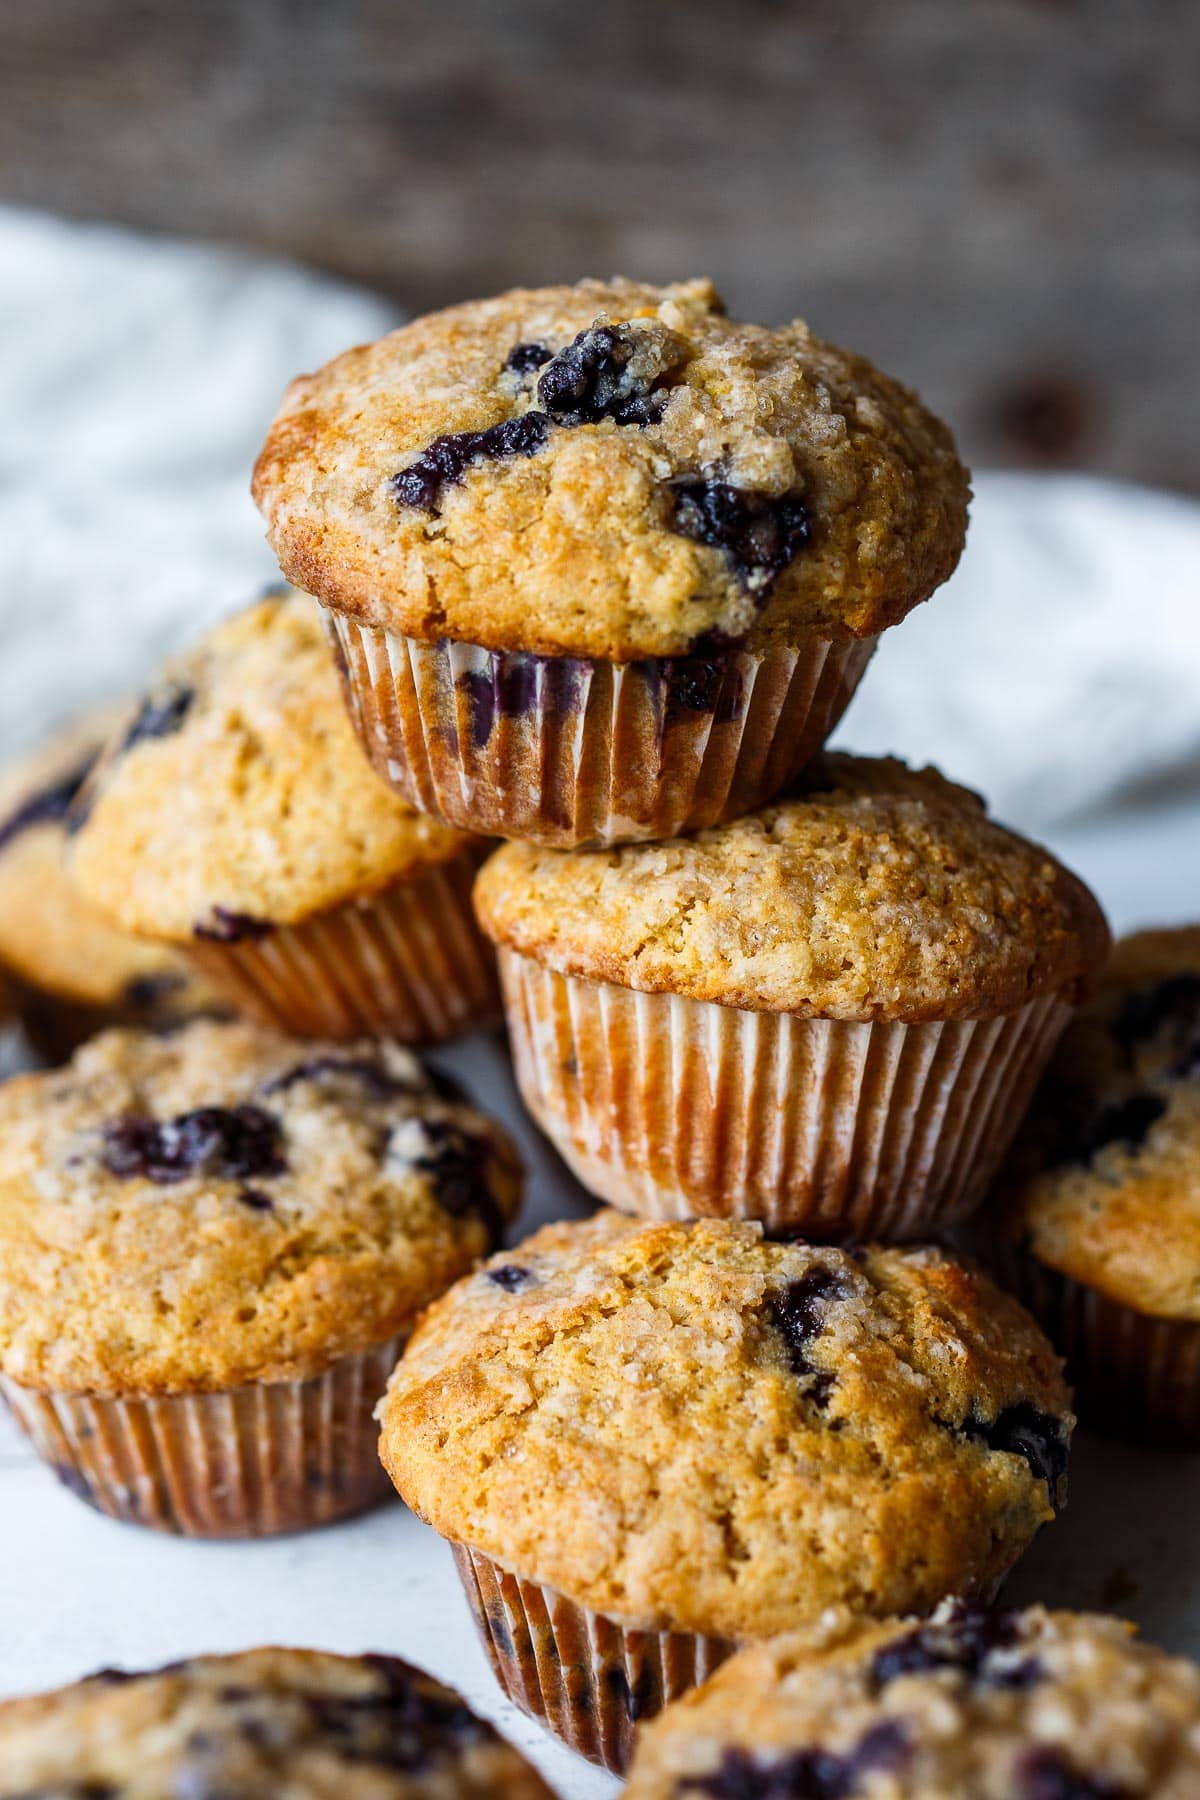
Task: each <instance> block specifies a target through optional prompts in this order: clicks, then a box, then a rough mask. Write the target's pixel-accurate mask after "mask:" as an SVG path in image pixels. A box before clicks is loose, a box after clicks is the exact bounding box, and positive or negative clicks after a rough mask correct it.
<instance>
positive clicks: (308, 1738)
mask: <svg viewBox="0 0 1200 1800" xmlns="http://www.w3.org/2000/svg"><path fill="white" fill-rule="evenodd" d="M35 1794H36V1795H40V1796H43V1797H44V1800H182V1797H183V1796H184V1795H185V1794H186V1795H195V1796H197V1800H198V1797H199V1796H200V1795H202V1794H204V1795H213V1796H215V1795H218V1794H219V1795H220V1796H221V1800H553V1796H552V1795H551V1793H550V1790H549V1789H548V1788H547V1787H546V1786H545V1784H544V1783H543V1782H542V1781H541V1779H540V1778H539V1777H538V1775H537V1774H536V1773H535V1772H534V1771H533V1769H531V1768H530V1767H529V1765H528V1763H526V1762H525V1760H524V1758H523V1757H521V1756H520V1755H518V1753H517V1751H515V1750H514V1749H513V1748H512V1747H511V1745H509V1744H506V1743H505V1742H504V1740H503V1739H502V1738H500V1737H498V1736H497V1734H496V1733H495V1732H494V1731H493V1730H492V1728H491V1726H490V1725H488V1724H486V1723H485V1721H484V1720H482V1719H477V1718H476V1717H475V1716H474V1714H473V1713H472V1712H470V1711H469V1709H468V1708H467V1706H466V1705H465V1703H464V1702H463V1701H462V1700H460V1699H459V1697H458V1695H457V1694H456V1693H454V1692H453V1691H452V1689H450V1688H446V1687H443V1686H442V1685H441V1683H440V1682H437V1681H434V1680H433V1678H432V1677H431V1676H429V1675H426V1674H424V1673H423V1672H422V1671H421V1670H420V1669H414V1668H412V1667H411V1666H410V1665H409V1664H408V1663H403V1662H400V1661H399V1659H398V1658H396V1657H394V1656H361V1657H358V1656H330V1655H327V1654H325V1653H324V1652H322V1651H316V1650H276V1649H269V1650H247V1651H244V1652H243V1653H242V1654H241V1655H239V1656H199V1657H193V1658H191V1659H189V1660H188V1661H186V1662H179V1663H172V1664H171V1665H169V1666H168V1667H167V1668H165V1669H157V1670H154V1671H151V1672H148V1673H146V1674H125V1673H123V1672H122V1671H120V1670H117V1669H106V1670H104V1671H103V1672H102V1673H100V1674H99V1675H94V1676H92V1677H91V1678H90V1679H89V1680H86V1681H79V1682H76V1683H75V1684H74V1685H73V1686H72V1687H65V1688H59V1689H58V1690H57V1692H55V1693H49V1694H37V1695H34V1696H32V1697H31V1698H29V1699H26V1700H10V1701H8V1702H6V1703H4V1704H2V1705H0V1800H2V1797H4V1796H11V1797H12V1800H17V1797H18V1796H19V1797H20V1800H33V1797H34V1796H35Z"/></svg>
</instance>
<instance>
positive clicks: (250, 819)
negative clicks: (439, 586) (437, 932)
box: [70, 594, 480, 944]
mask: <svg viewBox="0 0 1200 1800" xmlns="http://www.w3.org/2000/svg"><path fill="white" fill-rule="evenodd" d="M73 823H74V827H75V829H74V836H73V840H72V847H71V856H70V868H71V874H72V876H73V878H74V880H75V881H76V883H77V884H78V886H79V888H80V891H81V892H82V894H83V895H84V896H85V897H86V899H87V900H88V902H89V903H90V904H91V905H93V906H95V907H96V908H97V909H99V910H100V911H101V912H103V913H106V914H107V915H108V916H109V917H111V918H112V919H114V920H115V921H116V922H117V923H118V924H119V925H120V926H122V927H123V928H124V929H125V930H127V931H132V932H139V933H142V934H144V935H145V936H146V937H150V938H157V939H162V940H164V941H167V942H172V943H179V944H187V943H189V942H191V941H192V940H194V939H195V938H201V939H205V938H209V939H215V940H217V941H219V942H235V941H237V940H238V939H239V938H244V937H254V936H256V935H262V934H263V933H265V932H266V931H268V930H270V929H271V927H272V926H286V925H296V924H299V923H301V922H303V921H304V920H307V919H309V918H314V917H316V916H318V915H320V914H321V913H323V912H327V911H329V910H331V909H332V908H334V907H338V906H341V905H344V904H346V903H349V902H352V901H357V900H367V899H369V898H370V897H371V896H373V895H375V894H377V893H379V892H381V891H382V890H383V889H385V888H387V887H389V886H390V885H392V884H393V883H396V882H402V881H405V880H410V879H413V878H414V877H416V876H417V875H419V874H420V873H421V871H422V870H423V869H427V868H431V867H433V866H435V865H437V864H441V863H446V862H449V861H450V860H451V859H452V858H454V857H456V856H458V855H460V854H461V853H462V852H463V851H464V850H470V851H473V852H474V851H476V850H478V848H479V847H480V840H479V839H477V838H473V837H470V836H468V835H467V834H466V833H463V832H460V831H455V830H454V829H453V828H452V827H450V826H448V825H443V824H442V823H441V822H440V821H439V820H436V819H433V818H431V817H429V816H428V815H427V814H425V813H419V812H416V811H414V810H413V808H412V807H410V806H408V805H407V804H406V803H405V802H404V801H403V800H401V799H400V797H399V795H398V794H396V793H395V792H393V790H392V789H391V788H390V787H389V786H388V785H387V783H386V782H384V781H381V780H380V778H379V777H378V776H377V775H376V774H375V772H374V771H373V770H372V768H371V766H370V764H369V763H368V761H367V759H366V757H365V756H364V754H363V752H362V749H361V747H360V745H359V743H358V740H357V738H356V736H355V733H354V728H353V726H352V725H351V723H350V720H349V718H348V717H347V714H346V709H345V706H344V704H343V702H342V697H341V694H340V692H339V690H338V677H337V672H336V669H335V667H334V663H333V658H332V657H331V655H330V650H329V645H328V643H327V642H326V639H325V634H324V631H323V630H322V628H321V624H320V619H319V615H318V613H317V609H316V607H315V606H314V605H313V603H312V601H311V600H310V599H309V598H308V596H307V595H303V594H284V595H271V596H268V597H267V598H265V599H262V600H260V601H259V602H258V603H257V604H255V605H254V606H251V607H249V608H247V609H245V610H244V611H242V612H239V613H237V614H235V616H234V617H233V618H231V619H229V620H227V621H226V622H225V623H224V624H223V625H219V626H218V627H217V628H216V629H215V630H214V631H212V632H210V633H209V635H208V636H207V637H205V638H204V639H203V640H202V641H201V642H200V643H199V644H198V645H196V647H195V648H194V649H193V650H191V651H188V652H186V653H185V654H184V655H183V656H181V657H180V658H178V659H177V660H176V661H175V662H173V663H171V664H170V665H169V666H168V667H167V668H166V669H165V670H164V672H163V673H162V675H161V676H160V678H159V680H158V682H157V684H156V685H155V688H154V690H153V692H152V693H151V695H150V696H149V697H148V698H147V699H146V700H145V701H143V702H142V704H141V706H140V708H139V710H138V711H137V713H136V714H135V716H134V717H133V719H132V722H130V723H129V724H128V725H127V726H126V727H124V728H123V729H119V730H118V731H117V733H116V734H115V736H114V738H113V739H112V741H111V742H110V745H109V747H108V750H107V752H106V754H105V756H104V757H103V758H102V760H101V762H100V763H99V765H98V767H97V768H96V770H95V771H94V773H93V774H92V775H91V777H90V779H89V780H88V782H87V784H86V786H85V787H84V790H83V792H82V794H81V795H80V796H79V798H78V800H77V802H76V806H75V811H74V819H73Z"/></svg>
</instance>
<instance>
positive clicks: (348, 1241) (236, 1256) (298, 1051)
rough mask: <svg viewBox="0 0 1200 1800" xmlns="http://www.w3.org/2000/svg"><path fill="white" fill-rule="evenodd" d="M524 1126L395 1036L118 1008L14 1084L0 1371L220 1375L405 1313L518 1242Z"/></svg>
mask: <svg viewBox="0 0 1200 1800" xmlns="http://www.w3.org/2000/svg"><path fill="white" fill-rule="evenodd" d="M519 1186H520V1178H519V1172H518V1168H517V1164H516V1161H515V1156H514V1153H513V1151H512V1148H511V1146H510V1144H509V1142H508V1139H507V1138H506V1137H505V1135H504V1133H503V1132H502V1131H501V1130H500V1128H499V1127H498V1126H496V1125H493V1124H492V1123H491V1122H490V1121H488V1120H486V1119H484V1118H483V1117H482V1116H481V1115H480V1114H479V1113H477V1112H476V1111H475V1110H474V1109H473V1108H472V1107H470V1106H468V1105H467V1104H466V1103H465V1102H464V1101H463V1099H462V1097H461V1095H458V1094H456V1093H455V1092H453V1091H452V1090H451V1089H450V1088H449V1087H448V1086H447V1084H446V1083H445V1082H444V1080H443V1079H442V1078H441V1077H435V1076H433V1075H431V1074H428V1073H427V1072H426V1071H425V1070H424V1069H422V1067H421V1065H420V1064H419V1063H418V1062H417V1061H416V1059H415V1058H414V1057H412V1056H410V1055H408V1054H407V1052H405V1051H403V1050H400V1049H398V1048H396V1047H395V1046H394V1045H391V1044H355V1045H347V1044H341V1045H331V1044H310V1043H304V1044H299V1043H296V1042H294V1041H293V1040H292V1039H290V1038H286V1037H282V1036H280V1035H278V1034H277V1033H275V1032H271V1031H267V1030H265V1029H262V1028H260V1027H257V1026H252V1025H245V1024H235V1023H231V1024H213V1023H209V1022H207V1021H201V1022H199V1023H196V1024H193V1025H190V1026H187V1027H185V1028H184V1029H183V1030H181V1031H179V1032H177V1033H175V1034H174V1035H171V1036H164V1037H154V1036H148V1035H146V1034H143V1033H138V1032H128V1031H111V1032H106V1033H105V1034H104V1035H103V1036H101V1037H99V1038H94V1039H93V1040H92V1041H91V1043H89V1044H86V1045H85V1046H84V1047H83V1049H82V1050H79V1051H77V1053H76V1055H75V1057H74V1058H73V1060H72V1061H71V1062H70V1063H69V1064H67V1065H66V1066H65V1067H64V1068H62V1069H59V1070H55V1071H53V1072H51V1073H48V1074H35V1075H20V1076H17V1077H15V1078H14V1079H13V1080H11V1081H9V1082H6V1083H5V1084H4V1085H3V1086H2V1087H0V1370H2V1371H3V1373H4V1374H5V1375H7V1376H10V1377H11V1378H12V1379H13V1380H15V1381H17V1382H19V1383H21V1384H22V1385H23V1386H26V1387H30V1388H37V1389H43V1390H59V1391H68V1392H81V1391H82V1392H90V1393H101V1394H112V1393H119V1394H128V1393H143V1394H157V1393H185V1392H204V1391H207V1390H211V1389H215V1388H223V1387H232V1386H236V1385H237V1384H238V1383H241V1382H248V1381H285V1380H292V1379H295V1378H303V1377H307V1376H312V1375H317V1374H319V1373H321V1372H322V1370H324V1369H325V1368H327V1367H328V1366H329V1365H330V1364H331V1363H333V1362H335V1361H337V1360H338V1358H339V1357H341V1356H345V1355H349V1354H351V1353H352V1352H356V1351H360V1350H366V1349H369V1348H371V1347H373V1346H374V1345H377V1344H381V1343H383V1342H385V1341H386V1340H387V1339H388V1338H390V1337H392V1336H393V1335H396V1334H398V1333H401V1332H403V1331H404V1330H406V1329H407V1328H408V1326H409V1325H410V1324H411V1322H412V1318H413V1315H414V1314H415V1313H416V1312H418V1311H419V1310H420V1308H421V1307H423V1306H424V1305H426V1304H427V1303H428V1302H429V1301H430V1300H432V1299H433V1298H434V1297H435V1296H436V1295H438V1294H440V1293H442V1292H444V1291H445V1289H446V1288H447V1287H448V1286H449V1285H450V1283H451V1282H452V1281H454V1280H456V1279H457V1278H458V1277H459V1276H460V1275H463V1274H464V1273H465V1272H466V1271H467V1270H469V1269H470V1268H471V1267H472V1265H473V1264H474V1263H475V1262H476V1260H477V1259H478V1258H479V1257H480V1256H482V1255H483V1254H484V1253H485V1252H486V1251H487V1250H489V1249H490V1248H491V1247H492V1246H493V1245H494V1244H496V1243H497V1242H498V1241H499V1237H500V1231H501V1227H502V1225H503V1223H504V1221H505V1220H506V1219H507V1218H510V1217H511V1216H512V1215H513V1214H514V1213H515V1211H516V1205H517V1200H518V1194H519Z"/></svg>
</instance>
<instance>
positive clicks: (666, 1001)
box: [500, 948, 1071, 1239]
mask: <svg viewBox="0 0 1200 1800" xmlns="http://www.w3.org/2000/svg"><path fill="white" fill-rule="evenodd" d="M500 974H501V983H502V986H503V988H504V994H505V1005H506V1011H507V1016H508V1026H509V1034H510V1037H511V1040H512V1047H513V1057H514V1061H515V1064H516V1072H517V1079H518V1082H519V1085H520V1088H521V1093H522V1096H523V1098H524V1101H525V1104H526V1106H527V1107H528V1108H529V1110H530V1112H531V1113H532V1114H533V1116H534V1118H535V1119H536V1120H537V1122H538V1124H539V1125H540V1126H541V1128H542V1130H543V1131H544V1132H545V1133H546V1135H547V1136H548V1137H549V1138H550V1140H551V1141H552V1143H553V1144H554V1146H555V1148H556V1149H557V1150H558V1151H559V1153H560V1155H561V1156H562V1157H563V1158H564V1159H565V1161H566V1162H567V1163H568V1164H569V1166H570V1167H571V1168H572V1169H573V1170H574V1172H575V1174H576V1175H577V1176H578V1177H579V1179H580V1181H582V1182H583V1184H584V1186H585V1187H587V1188H589V1189H590V1190H591V1191H592V1192H593V1193H594V1194H597V1195H598V1196H599V1197H600V1198H601V1199H603V1200H607V1201H609V1202H610V1203H611V1204H612V1205H614V1206H619V1207H623V1208H624V1209H625V1210H626V1211H628V1212H636V1213H640V1214H642V1215H643V1216H645V1217H648V1218H655V1219H684V1218H690V1217H696V1216H705V1215H707V1216H716V1217H726V1218H742V1219H758V1220H761V1221H762V1223H763V1224H764V1225H765V1226H766V1227H767V1228H768V1230H772V1231H778V1232H791V1233H797V1234H800V1235H803V1236H809V1237H814V1238H829V1239H837V1238H843V1239H867V1238H880V1239H889V1238H898V1239H903V1238H912V1237H923V1236H926V1235H928V1234H930V1233H932V1232H935V1231H938V1230H940V1229H941V1228H943V1227H944V1226H946V1225H948V1224H949V1223H951V1222H952V1221H953V1220H955V1219H958V1218H961V1217H963V1216H964V1215H965V1214H966V1213H967V1212H969V1211H970V1210H971V1208H972V1207H973V1206H974V1205H975V1204H976V1203H977V1201H978V1200H979V1198H980V1197H981V1195H982V1193H983V1191H984V1189H985V1187H986V1185H987V1183H988V1181H989V1179H990V1177H991V1175H992V1173H993V1172H994V1170H995V1168H996V1166H997V1164H998V1163H999V1161H1000V1158H1001V1157H1002V1156H1003V1154H1004V1151H1005V1150H1006V1149H1007V1147H1008V1144H1009V1142H1010V1140H1011V1138H1012V1135H1013V1133H1014V1131H1015V1130H1016V1128H1017V1125H1018V1124H1019V1123H1020V1120H1021V1116H1022V1114H1023V1112H1024V1110H1025V1108H1026V1106H1027V1105H1028V1102H1029V1098H1030V1096H1031V1094H1032V1091H1033V1087H1034V1085H1035V1083H1036V1081H1037V1077H1038V1075H1039V1074H1040V1072H1041V1070H1042V1068H1043V1067H1044V1065H1045V1062H1046V1059H1047V1058H1048V1056H1049V1054H1050V1052H1051V1050H1052V1049H1053V1046H1054V1044H1055V1042H1056V1040H1057V1038H1058V1036H1059V1034H1060V1032H1061V1031H1062V1028H1063V1026H1064V1025H1065V1023H1066V1021H1067V1019H1068V1017H1069V1016H1070V1011H1071V1009H1070V1007H1069V1006H1068V1005H1067V1004H1066V1003H1065V1002H1064V1001H1063V1000H1062V999H1060V998H1059V997H1058V996H1056V995H1049V996H1045V997H1043V998H1040V999H1038V1000H1034V1001H1031V1002H1029V1003H1028V1004H1027V1005H1026V1006H1024V1007H1023V1008H1021V1010H1020V1011H1018V1012H1015V1013H1011V1014H1008V1015H1006V1016H1003V1017H1000V1018H994V1019H983V1020H965V1021H949V1022H946V1023H937V1022H934V1023H928V1024H914V1025H905V1024H902V1023H892V1022H881V1023H857V1022H850V1021H844V1020H837V1019H803V1018H796V1017H793V1016H792V1015H790V1014H784V1013H771V1012H748V1011H742V1010H739V1009H737V1008H734V1007H725V1006H718V1005H714V1004H712V1003H709V1002H705V1001H698V1000H690V999H684V998H681V997H679V996H677V995H671V994H644V993H635V992H633V991H632V990H631V989H628V988H623V987H618V986H616V985H614V984H611V983H606V982H595V981H585V980H582V979H579V978H577V977H573V976H566V975H559V974H556V973H555V972H554V971H552V970H549V969H545V968H543V967H542V966H541V965H540V964H538V963H537V962H535V961H534V960H533V959H532V958H531V957H527V956H523V955H521V954H520V953H518V952H516V951H514V950H511V949H508V948H502V949H501V952H500Z"/></svg>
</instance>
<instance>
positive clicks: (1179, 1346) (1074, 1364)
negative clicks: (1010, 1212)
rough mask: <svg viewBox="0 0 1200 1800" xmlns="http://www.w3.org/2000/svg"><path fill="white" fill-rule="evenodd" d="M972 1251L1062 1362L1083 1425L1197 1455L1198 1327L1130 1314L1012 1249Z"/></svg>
mask: <svg viewBox="0 0 1200 1800" xmlns="http://www.w3.org/2000/svg"><path fill="white" fill-rule="evenodd" d="M974 1237H975V1240H976V1241H975V1242H974V1244H973V1246H972V1247H973V1248H974V1249H975V1250H976V1251H977V1253H978V1254H979V1255H980V1257H981V1259H982V1260H984V1261H985V1262H987V1263H988V1265H989V1266H990V1267H991V1268H992V1269H993V1270H994V1272H995V1274H996V1276H997V1279H998V1280H999V1281H1000V1282H1001V1283H1002V1284H1003V1285H1004V1286H1005V1287H1007V1288H1008V1289H1009V1290H1010V1292H1012V1293H1014V1294H1015V1295H1016V1296H1017V1298H1018V1299H1019V1300H1020V1301H1021V1302H1022V1304H1023V1305H1024V1306H1026V1307H1027V1308H1028V1310H1029V1311H1030V1312H1031V1313H1032V1314H1033V1316H1034V1318H1035V1319H1036V1320H1037V1321H1038V1323H1039V1325H1041V1327H1042V1329H1043V1330H1044V1331H1045V1332H1046V1334H1047V1336H1048V1337H1049V1338H1050V1340H1051V1342H1052V1343H1053V1344H1054V1346H1055V1348H1056V1349H1057V1350H1058V1351H1059V1352H1060V1353H1061V1355H1062V1356H1063V1357H1065V1359H1066V1365H1067V1379H1068V1380H1069V1381H1070V1382H1071V1384H1072V1386H1073V1387H1074V1389H1075V1411H1076V1412H1077V1413H1078V1415H1079V1419H1080V1422H1081V1423H1082V1424H1084V1425H1089V1426H1092V1427H1093V1428H1094V1429H1096V1430H1098V1431H1102V1432H1105V1433H1107V1434H1109V1435H1110V1436H1114V1437H1122V1438H1129V1439H1131V1440H1132V1441H1134V1442H1138V1443H1148V1444H1160V1445H1164V1446H1173V1447H1175V1448H1177V1449H1187V1450H1200V1323H1197V1322H1196V1321H1194V1320H1190V1319H1162V1318H1154V1317H1152V1316H1151V1315H1150V1314H1148V1313H1139V1312H1135V1311H1134V1310H1133V1308H1132V1307H1131V1306H1125V1305H1123V1304H1122V1302H1121V1301H1119V1300H1113V1299H1110V1298H1109V1296H1108V1295H1107V1294H1102V1293H1100V1292H1099V1291H1098V1290H1097V1289H1096V1288H1090V1287H1086V1286H1085V1285H1084V1284H1083V1283H1082V1282H1080V1281H1074V1280H1072V1278H1071V1277H1070V1276H1069V1275H1062V1274H1060V1273H1059V1271H1058V1270H1057V1269H1051V1268H1047V1266H1046V1265H1045V1264H1044V1263H1041V1262H1038V1260H1037V1259H1036V1258H1035V1257H1034V1256H1032V1255H1031V1254H1030V1253H1029V1252H1027V1251H1023V1250H1021V1249H1020V1248H1019V1247H1018V1246H1016V1245H1011V1244H1005V1245H1001V1246H997V1245H995V1244H992V1243H990V1242H988V1240H987V1233H986V1221H984V1224H983V1226H982V1227H981V1228H980V1229H978V1230H977V1231H976V1232H975V1233H974Z"/></svg>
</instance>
